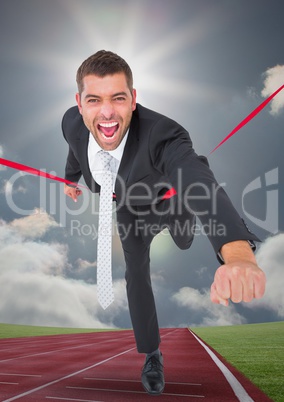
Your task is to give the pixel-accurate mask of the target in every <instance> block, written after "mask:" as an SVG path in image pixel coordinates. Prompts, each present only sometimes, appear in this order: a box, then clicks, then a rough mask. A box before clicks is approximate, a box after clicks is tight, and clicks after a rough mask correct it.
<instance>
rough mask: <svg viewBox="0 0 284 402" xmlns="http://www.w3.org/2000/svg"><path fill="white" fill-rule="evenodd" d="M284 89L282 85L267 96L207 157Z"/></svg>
mask: <svg viewBox="0 0 284 402" xmlns="http://www.w3.org/2000/svg"><path fill="white" fill-rule="evenodd" d="M283 88H284V85H282V86H281V87H280V88H278V89H277V90H276V91H275V92H273V94H272V95H270V96H269V98H267V99H265V101H264V102H262V103H261V104H260V105H259V106H257V108H256V109H254V110H253V111H252V112H251V113H250V114H249V115H248V116H247V117H246V118H245V119H244V120H243V121H241V122H240V123H239V124H238V125H237V126H236V127H235V128H234V129H233V130H232V131H231V132H230V134H228V135H227V137H225V138H224V139H223V140H222V141H221V142H220V143H219V144H218V145H217V146H216V147H215V148H214V149H213V150H212V151H211V152H210V154H209V155H211V154H212V153H213V152H214V151H216V149H218V148H219V147H220V146H221V145H222V144H224V142H226V141H227V140H228V139H229V138H231V137H232V136H233V135H234V134H236V132H237V131H239V130H240V129H241V128H242V127H243V126H244V125H246V124H247V123H248V122H249V121H250V120H252V119H253V118H254V117H255V116H256V115H257V114H258V113H259V112H260V111H261V110H262V109H263V108H264V107H265V106H266V105H267V104H268V103H269V102H270V101H271V100H272V99H273V98H274V96H275V95H277V94H278V92H280V91H281V90H282V89H283Z"/></svg>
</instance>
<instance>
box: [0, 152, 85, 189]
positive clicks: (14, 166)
mask: <svg viewBox="0 0 284 402" xmlns="http://www.w3.org/2000/svg"><path fill="white" fill-rule="evenodd" d="M0 164H1V165H4V166H7V167H10V168H12V169H16V170H21V171H23V172H26V173H30V174H33V175H35V176H41V177H44V178H46V179H50V180H56V181H60V182H62V183H66V184H71V185H73V186H79V187H84V188H86V187H85V186H83V185H79V184H77V183H73V182H72V181H69V180H65V179H62V178H61V177H58V176H54V175H53V174H50V173H46V172H43V171H42V170H38V169H35V168H33V167H30V166H27V165H22V164H21V163H17V162H12V161H10V160H8V159H3V158H0Z"/></svg>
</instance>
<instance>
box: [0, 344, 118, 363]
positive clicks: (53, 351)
mask: <svg viewBox="0 0 284 402" xmlns="http://www.w3.org/2000/svg"><path fill="white" fill-rule="evenodd" d="M115 341H117V340H115ZM107 342H114V340H113V339H112V340H106V341H101V342H94V343H89V344H83V345H78V346H68V347H67V348H62V349H56V350H49V351H48V352H40V353H33V354H30V355H24V356H18V357H12V358H10V359H5V360H0V363H6V362H10V361H12V360H20V359H26V358H29V357H36V356H43V355H49V354H52V353H57V352H63V351H65V350H73V349H80V348H89V347H96V346H97V345H101V344H103V343H107Z"/></svg>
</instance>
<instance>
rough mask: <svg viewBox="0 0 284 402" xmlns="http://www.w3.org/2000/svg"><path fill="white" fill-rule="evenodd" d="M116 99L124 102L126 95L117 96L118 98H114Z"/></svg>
mask: <svg viewBox="0 0 284 402" xmlns="http://www.w3.org/2000/svg"><path fill="white" fill-rule="evenodd" d="M114 100H115V101H117V102H124V101H125V97H124V96H117V97H116V98H114Z"/></svg>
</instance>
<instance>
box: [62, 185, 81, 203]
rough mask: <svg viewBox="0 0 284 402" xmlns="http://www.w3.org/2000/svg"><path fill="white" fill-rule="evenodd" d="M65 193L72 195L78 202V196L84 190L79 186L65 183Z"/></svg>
mask: <svg viewBox="0 0 284 402" xmlns="http://www.w3.org/2000/svg"><path fill="white" fill-rule="evenodd" d="M64 193H65V194H66V195H68V197H71V198H72V200H73V201H74V202H77V197H79V195H81V194H82V191H81V190H80V189H79V188H78V187H71V186H68V185H67V184H64Z"/></svg>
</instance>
